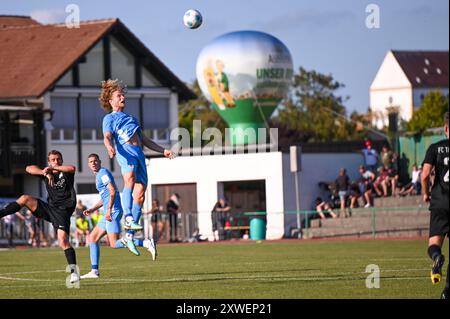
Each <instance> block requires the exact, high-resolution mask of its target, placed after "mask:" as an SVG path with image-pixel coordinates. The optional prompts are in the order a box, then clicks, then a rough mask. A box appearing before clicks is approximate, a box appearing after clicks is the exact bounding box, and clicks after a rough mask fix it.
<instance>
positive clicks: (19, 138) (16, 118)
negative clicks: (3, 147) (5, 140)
mask: <svg viewBox="0 0 450 319" xmlns="http://www.w3.org/2000/svg"><path fill="white" fill-rule="evenodd" d="M9 121H10V134H11V142H12V143H13V144H34V121H33V115H32V114H31V113H30V112H10V113H9Z"/></svg>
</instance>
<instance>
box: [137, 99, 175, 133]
mask: <svg viewBox="0 0 450 319" xmlns="http://www.w3.org/2000/svg"><path fill="white" fill-rule="evenodd" d="M143 108H144V109H143V116H144V119H143V127H144V129H145V130H144V133H145V135H147V136H148V137H150V138H152V139H154V140H155V141H160V142H167V141H168V140H169V132H168V128H169V126H170V121H169V99H168V98H144V103H143Z"/></svg>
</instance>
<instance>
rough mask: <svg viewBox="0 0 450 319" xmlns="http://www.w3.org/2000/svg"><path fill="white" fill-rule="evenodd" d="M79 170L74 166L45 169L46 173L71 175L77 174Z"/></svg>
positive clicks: (48, 167)
mask: <svg viewBox="0 0 450 319" xmlns="http://www.w3.org/2000/svg"><path fill="white" fill-rule="evenodd" d="M76 170H77V168H76V167H75V166H73V165H61V166H47V167H46V168H44V169H43V171H44V173H47V174H48V173H55V172H62V173H69V174H75V172H76Z"/></svg>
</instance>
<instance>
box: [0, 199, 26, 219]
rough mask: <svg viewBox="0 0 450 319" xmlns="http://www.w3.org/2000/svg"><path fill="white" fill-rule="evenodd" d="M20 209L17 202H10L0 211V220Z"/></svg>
mask: <svg viewBox="0 0 450 319" xmlns="http://www.w3.org/2000/svg"><path fill="white" fill-rule="evenodd" d="M21 208H22V207H21V206H20V205H19V204H17V202H12V203H9V204H8V205H6V207H5V208H3V209H0V218H2V217H5V216H8V215H11V214H14V213H16V212H18V211H19V210H20V209H21Z"/></svg>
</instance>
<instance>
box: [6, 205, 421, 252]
mask: <svg viewBox="0 0 450 319" xmlns="http://www.w3.org/2000/svg"><path fill="white" fill-rule="evenodd" d="M338 211H339V210H338V209H335V210H334V212H335V213H336V212H338ZM424 211H428V208H427V207H423V206H416V207H370V208H357V209H352V210H351V217H349V218H348V219H349V220H350V219H352V218H355V217H358V216H359V217H360V216H362V215H366V216H367V220H369V217H370V231H369V232H370V233H371V235H372V237H374V238H375V236H376V234H377V233H378V232H380V231H388V230H386V229H380V228H379V227H377V221H378V220H379V214H393V215H392V216H395V214H400V213H405V212H408V213H410V214H412V215H413V217H414V213H416V214H418V213H420V212H424ZM323 212H324V213H327V212H328V211H326V210H324V211H323ZM203 214H204V215H205V217H204V218H210V219H211V218H213V217H212V215H211V212H180V213H177V214H175V215H170V214H169V213H167V212H161V213H159V214H157V215H156V214H150V213H143V214H142V217H141V221H140V222H141V224H142V225H143V226H144V232H142V233H137V234H136V236H137V237H138V238H139V237H145V238H149V237H150V236H152V237H153V238H154V239H155V240H156V241H170V240H171V239H172V240H177V241H181V242H189V241H192V239H193V238H194V237H195V236H197V235H198V234H199V232H198V220H199V218H203V217H201V215H203ZM274 214H283V215H284V216H285V217H286V216H295V217H298V218H292V222H293V224H297V225H296V229H294V230H297V231H298V232H299V233H304V232H307V231H308V230H309V229H311V222H312V221H313V220H314V219H318V218H317V216H318V212H317V211H315V210H301V211H285V212H279V213H270V215H271V216H273V215H274ZM267 215H268V214H267V213H266V212H243V213H233V212H228V213H226V214H225V216H224V217H225V222H224V223H226V224H225V225H224V229H223V231H225V232H226V236H225V237H226V239H233V238H242V235H243V234H245V233H246V232H249V230H250V220H251V218H254V217H262V218H265V219H266V218H267ZM171 216H172V217H174V216H175V217H176V231H173V229H172V228H173V227H174V226H175V223H174V219H172V222H171V221H170V219H171ZM410 217H411V216H410ZM405 218H408V215H407V216H406V217H405ZM338 219H340V218H339V217H338ZM75 220H76V216H75V215H73V216H72V222H71V240H72V241H73V238H74V233H75V228H76V226H75ZM296 220H299V221H300V225H298V223H296ZM213 222H214V220H212V223H213ZM365 226H367V225H365ZM213 227H214V226H213ZM28 228H29V226H28V225H27V224H26V223H25V222H24V221H22V220H19V219H18V218H15V219H13V222H12V223H11V224H6V223H5V221H4V220H2V219H0V245H5V244H7V243H8V239H9V234H12V240H13V242H14V243H15V244H26V243H27V242H28V241H29V240H30V234H29V231H28ZM364 228H365V230H361V231H360V232H359V233H362V232H366V233H367V227H364ZM11 229H12V233H11ZM122 229H123V228H122ZM38 230H40V231H41V232H42V236H40V237H39V239H38V241H42V240H45V241H48V242H49V245H50V244H51V243H52V241H55V240H56V238H55V236H54V230H53V227H52V225H51V224H49V223H47V222H44V223H43V226H42V227H39V228H38ZM406 230H414V228H413V229H405V231H406ZM397 231H401V229H397ZM288 237H289V235H288Z"/></svg>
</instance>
